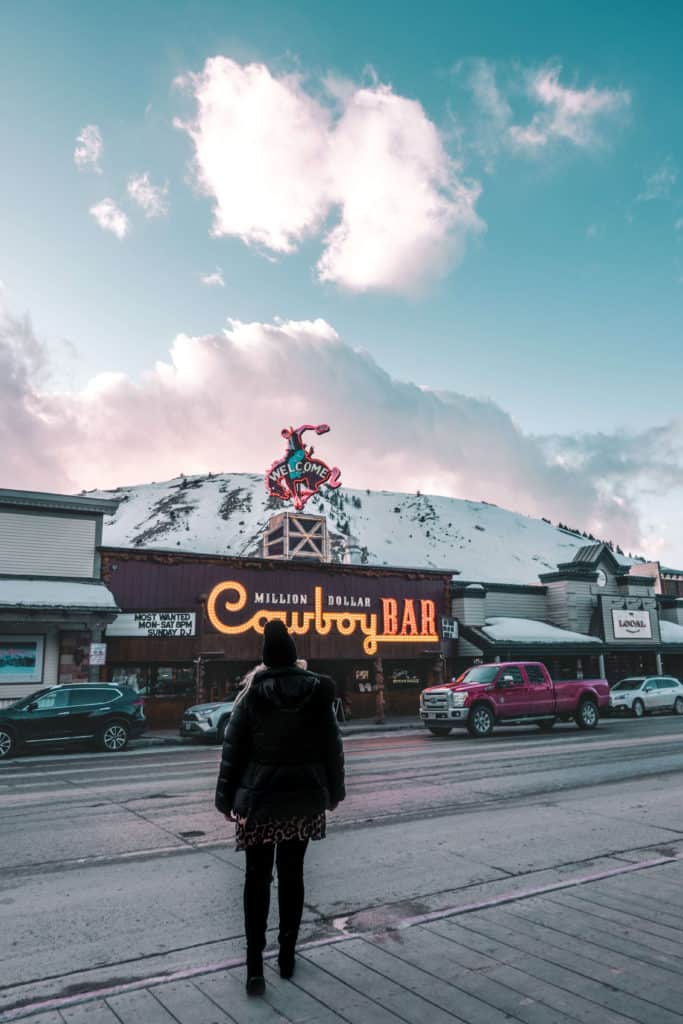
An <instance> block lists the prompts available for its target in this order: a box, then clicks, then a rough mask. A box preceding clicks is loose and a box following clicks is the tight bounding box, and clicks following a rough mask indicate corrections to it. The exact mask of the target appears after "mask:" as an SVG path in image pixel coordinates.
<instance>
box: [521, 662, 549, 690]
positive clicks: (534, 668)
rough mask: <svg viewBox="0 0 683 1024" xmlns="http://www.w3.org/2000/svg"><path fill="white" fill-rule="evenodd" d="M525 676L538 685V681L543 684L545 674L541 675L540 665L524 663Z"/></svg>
mask: <svg viewBox="0 0 683 1024" xmlns="http://www.w3.org/2000/svg"><path fill="white" fill-rule="evenodd" d="M524 667H525V669H526V677H527V679H528V680H529V682H530V683H534V684H536V685H538V684H539V683H540V684H541V685H543V686H545V676H544V675H543V669H542V668H541V666H540V665H525V666H524Z"/></svg>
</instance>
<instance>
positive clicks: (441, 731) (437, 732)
mask: <svg viewBox="0 0 683 1024" xmlns="http://www.w3.org/2000/svg"><path fill="white" fill-rule="evenodd" d="M427 728H428V729H429V731H430V732H431V734H432V736H450V734H451V730H450V727H449V726H447V725H428V726H427Z"/></svg>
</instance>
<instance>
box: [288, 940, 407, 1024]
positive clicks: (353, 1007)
mask: <svg viewBox="0 0 683 1024" xmlns="http://www.w3.org/2000/svg"><path fill="white" fill-rule="evenodd" d="M330 948H331V947H329V946H328V947H326V948H325V947H324V948H323V951H325V952H326V951H328V950H330ZM318 952H321V950H310V951H308V952H304V953H302V955H301V957H300V966H299V960H297V969H296V974H295V976H294V983H295V984H296V986H297V988H301V989H303V990H304V992H307V993H308V994H309V995H310V996H313V997H314V998H316V999H318V1000H319V1001H320V1002H321V1003H323V1004H324V1005H325V1006H328V1007H329V1008H330V1009H332V1010H336V1009H339V1010H340V1011H341V1012H342V1013H343V1014H344V1017H345V1018H346V1020H347V1021H350V1022H351V1024H396V1021H397V1020H400V1021H405V1019H406V1018H404V1017H402V1016H399V1015H396V1014H394V1013H390V1012H389V1011H388V1010H385V1009H384V1007H382V1006H381V1005H380V1004H379V1003H378V1002H376V1001H375V1000H374V999H373V998H372V996H371V995H369V994H367V993H369V987H368V986H367V985H366V986H364V987H363V991H358V989H356V988H354V987H353V986H351V985H346V984H344V982H343V981H339V980H338V979H337V978H336V977H334V975H333V974H331V973H330V972H329V971H327V970H325V969H324V967H321V966H319V964H318V963H317V962H316V960H318V959H319V958H317V957H316V956H315V954H316V953H318ZM312 954H313V955H312ZM290 984H291V982H290Z"/></svg>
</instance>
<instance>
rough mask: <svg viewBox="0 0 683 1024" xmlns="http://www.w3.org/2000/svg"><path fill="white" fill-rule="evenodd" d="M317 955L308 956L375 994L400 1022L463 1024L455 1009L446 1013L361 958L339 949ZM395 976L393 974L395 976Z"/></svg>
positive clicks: (360, 988) (343, 979)
mask: <svg viewBox="0 0 683 1024" xmlns="http://www.w3.org/2000/svg"><path fill="white" fill-rule="evenodd" d="M364 945H366V946H367V945H368V943H365V944H364ZM314 954H315V955H313V951H312V952H311V953H309V954H308V959H310V960H311V961H312V962H313V963H316V964H317V965H318V966H319V967H321V968H322V969H323V970H326V971H330V973H331V974H332V975H333V976H334V977H335V978H337V979H338V980H339V981H342V982H343V983H344V984H345V985H348V986H349V987H350V988H353V989H355V990H356V991H359V992H368V993H372V998H373V999H376V1000H377V1002H379V1003H381V1005H382V1006H383V1007H384V1009H385V1010H389V1011H390V1012H394V1013H395V1014H396V1016H397V1019H400V1020H405V1021H408V1022H409V1024H424V1021H425V1020H426V1019H429V1024H453V1022H454V1021H460V1022H461V1024H462V1021H463V1017H462V1016H457V1015H456V1014H455V1012H454V1011H453V1010H452V1009H450V1010H444V1009H443V1008H442V1007H439V1006H437V1005H436V1004H435V1003H434V1002H432V1001H431V1000H429V1001H427V1000H425V999H424V998H423V997H422V996H421V995H419V994H418V993H416V992H413V991H411V990H410V988H408V987H406V986H405V985H401V984H400V983H399V982H398V981H396V980H395V978H393V977H389V976H387V975H386V974H382V973H378V972H377V971H374V970H372V968H371V967H370V966H369V965H368V964H367V963H365V962H364V961H363V959H361V957H358V958H352V957H348V956H345V955H344V953H343V952H342V951H341V950H340V949H339V948H334V947H327V948H323V949H318V950H315V951H314ZM396 966H397V967H398V968H399V972H400V967H401V963H400V961H398V960H397V961H396ZM396 973H397V972H396V971H394V975H395V974H396Z"/></svg>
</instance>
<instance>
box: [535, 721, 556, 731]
mask: <svg viewBox="0 0 683 1024" xmlns="http://www.w3.org/2000/svg"><path fill="white" fill-rule="evenodd" d="M556 722H557V719H556V718H548V719H546V721H545V722H536V725H537V726H538V728H539V729H540V730H541V732H550V730H551V729H552V728H553V726H554V725H555V723H556Z"/></svg>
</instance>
